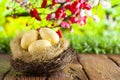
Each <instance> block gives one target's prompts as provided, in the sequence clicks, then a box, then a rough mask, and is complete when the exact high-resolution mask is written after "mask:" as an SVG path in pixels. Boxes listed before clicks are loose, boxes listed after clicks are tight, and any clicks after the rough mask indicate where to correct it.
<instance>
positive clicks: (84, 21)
mask: <svg viewBox="0 0 120 80" xmlns="http://www.w3.org/2000/svg"><path fill="white" fill-rule="evenodd" d="M86 20H87V16H83V17H80V19H79V21H78V22H77V23H78V24H79V25H80V26H81V25H83V24H86Z"/></svg>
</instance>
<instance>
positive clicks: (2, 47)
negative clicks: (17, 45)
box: [0, 37, 12, 54]
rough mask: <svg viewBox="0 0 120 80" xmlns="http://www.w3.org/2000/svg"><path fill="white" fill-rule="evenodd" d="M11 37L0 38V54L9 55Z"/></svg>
mask: <svg viewBox="0 0 120 80" xmlns="http://www.w3.org/2000/svg"><path fill="white" fill-rule="evenodd" d="M11 39H12V38H11V37H5V38H2V37H0V53H3V54H4V53H5V54H6V53H10V45H9V44H10V41H11Z"/></svg>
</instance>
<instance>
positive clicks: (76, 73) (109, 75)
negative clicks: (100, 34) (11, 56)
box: [0, 54, 120, 80]
mask: <svg viewBox="0 0 120 80" xmlns="http://www.w3.org/2000/svg"><path fill="white" fill-rule="evenodd" d="M7 57H8V56H7ZM3 59H4V61H6V64H9V63H8V61H7V60H8V58H4V57H3V55H0V60H2V61H3ZM0 63H1V62H0ZM0 65H3V64H0ZM3 66H4V65H3ZM3 66H0V69H1V68H3ZM0 74H1V75H0V80H120V55H96V54H79V55H77V58H76V59H75V60H74V62H73V63H72V64H69V65H68V66H66V67H65V69H64V70H63V71H60V72H56V73H54V74H52V75H49V76H46V75H44V76H25V75H22V74H21V73H18V72H15V71H14V70H12V69H9V66H8V67H6V70H5V71H4V72H2V73H0Z"/></svg>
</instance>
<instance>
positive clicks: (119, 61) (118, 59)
mask: <svg viewBox="0 0 120 80" xmlns="http://www.w3.org/2000/svg"><path fill="white" fill-rule="evenodd" d="M107 56H108V57H109V58H110V59H111V60H113V61H114V62H115V63H116V64H117V65H118V66H120V55H113V54H112V55H107Z"/></svg>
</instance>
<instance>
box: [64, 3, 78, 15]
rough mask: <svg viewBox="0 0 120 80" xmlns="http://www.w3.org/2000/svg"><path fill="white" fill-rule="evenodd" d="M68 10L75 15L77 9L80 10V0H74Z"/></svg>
mask: <svg viewBox="0 0 120 80" xmlns="http://www.w3.org/2000/svg"><path fill="white" fill-rule="evenodd" d="M66 7H69V6H66ZM69 10H70V11H71V12H72V14H75V15H77V14H78V13H79V11H80V2H78V1H74V2H73V3H72V4H71V5H70V7H69Z"/></svg>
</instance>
